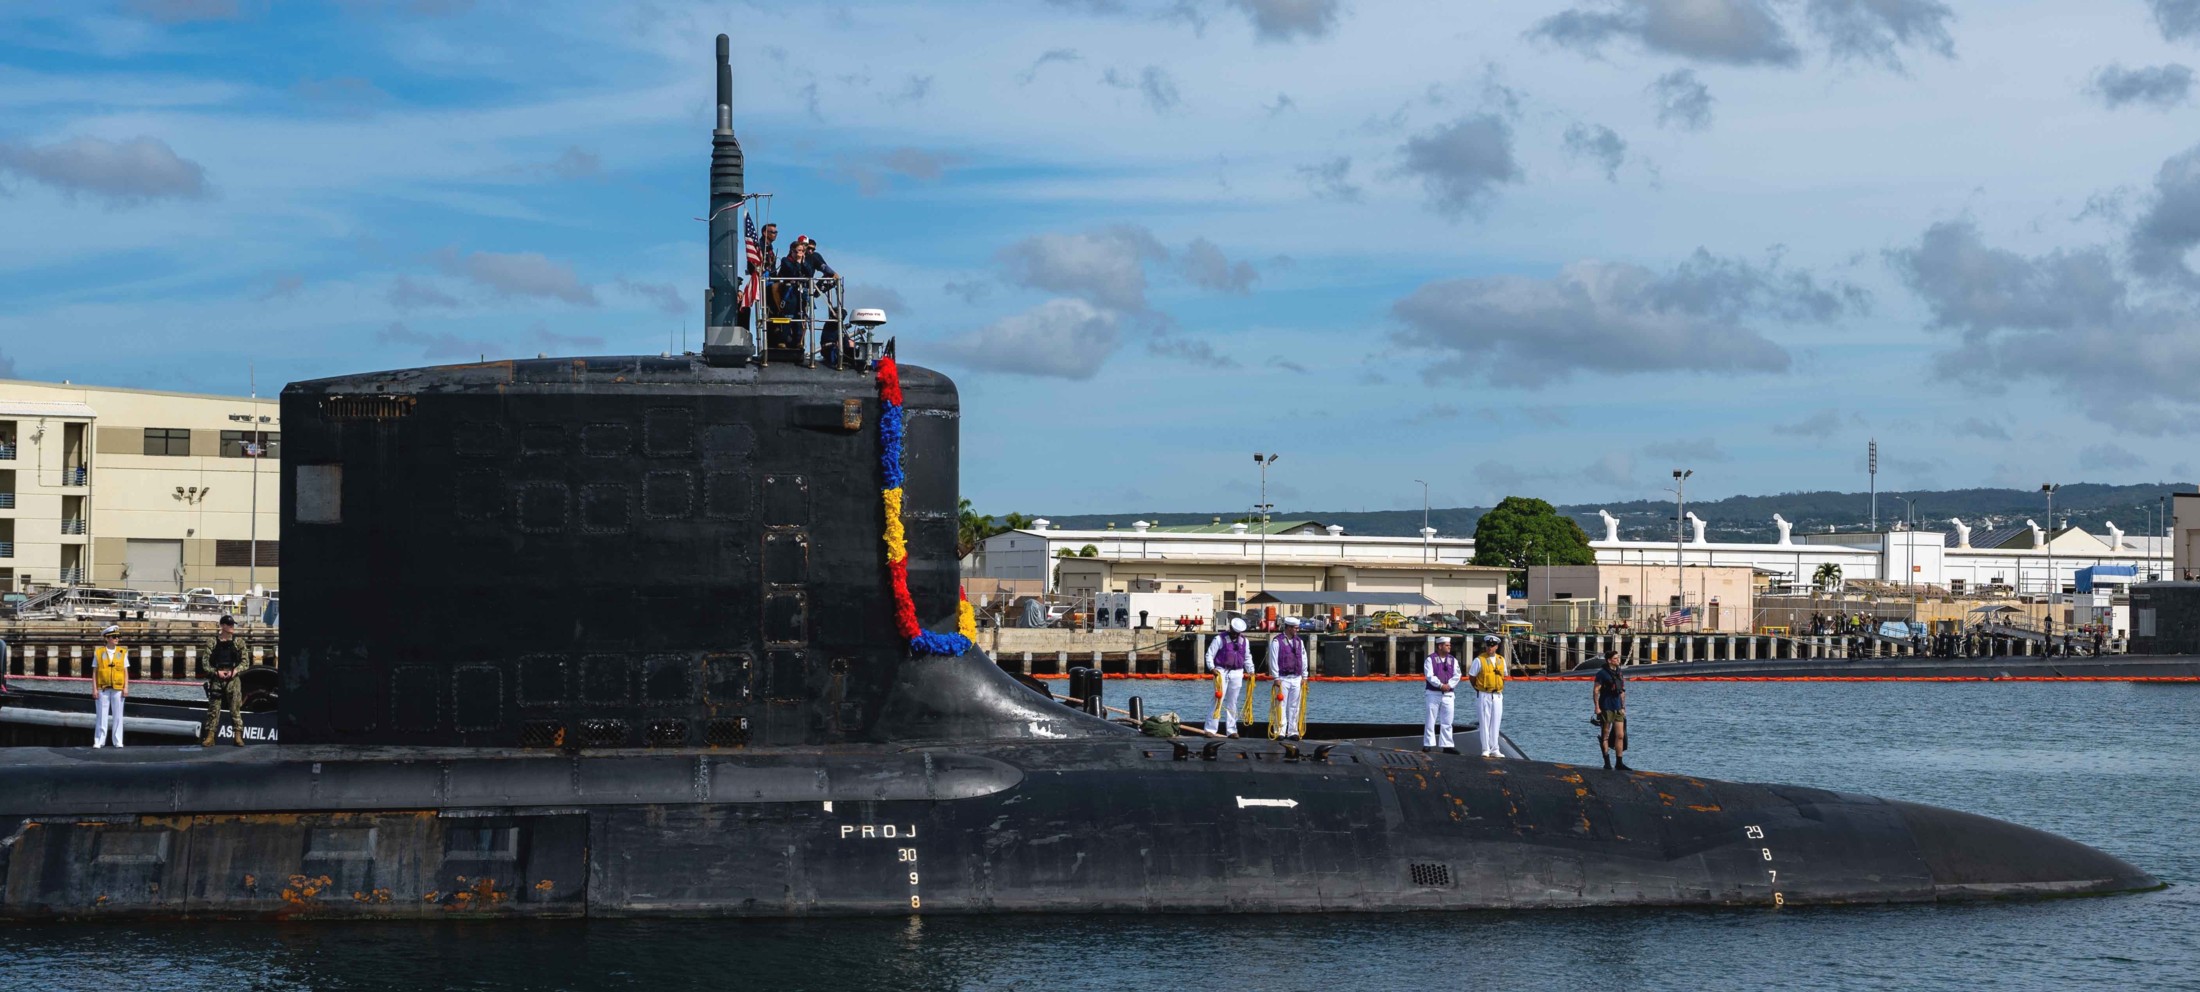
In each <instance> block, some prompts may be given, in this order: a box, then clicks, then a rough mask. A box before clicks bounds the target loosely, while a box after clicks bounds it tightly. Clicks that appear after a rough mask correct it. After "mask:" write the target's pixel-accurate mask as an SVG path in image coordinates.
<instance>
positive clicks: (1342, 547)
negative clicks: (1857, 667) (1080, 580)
mask: <svg viewBox="0 0 2200 992" xmlns="http://www.w3.org/2000/svg"><path fill="white" fill-rule="evenodd" d="M1689 517H1690V524H1691V531H1692V532H1691V533H1690V534H1689V536H1688V537H1687V539H1686V540H1684V541H1682V542H1678V543H1676V542H1673V541H1630V540H1621V539H1620V538H1619V534H1618V531H1619V524H1618V521H1617V520H1616V519H1614V518H1612V517H1611V516H1610V515H1609V514H1606V515H1605V533H1604V535H1603V537H1602V539H1594V540H1591V541H1590V547H1591V548H1593V549H1594V550H1595V551H1596V555H1597V561H1598V563H1600V564H1607V565H1634V564H1643V565H1660V564H1665V565H1670V564H1673V563H1675V562H1676V561H1678V562H1680V563H1682V564H1685V565H1721V566H1749V567H1751V568H1754V569H1757V570H1758V572H1759V573H1760V574H1763V575H1765V576H1767V577H1769V578H1770V579H1771V583H1770V584H1771V585H1772V586H1773V587H1774V588H1775V589H1778V588H1779V587H1782V586H1788V587H1795V588H1800V587H1804V586H1808V585H1809V584H1810V583H1811V582H1812V577H1813V576H1814V575H1815V574H1816V573H1817V571H1818V568H1819V567H1820V566H1821V565H1826V564H1832V565H1835V566H1838V567H1839V568H1840V570H1841V577H1842V579H1843V580H1844V581H1852V580H1858V579H1868V580H1877V581H1882V582H1891V583H1902V582H1904V581H1905V580H1908V581H1909V582H1914V583H1915V584H1917V585H1919V586H1938V587H1942V588H1945V589H1947V590H1948V591H1949V592H1952V593H1956V594H1959V595H1960V594H1964V593H1988V592H1992V591H1996V590H1997V589H1998V591H2001V592H2004V593H2007V594H2013V595H2024V594H2034V595H2043V594H2045V593H2047V592H2048V591H2049V590H2050V589H2053V590H2055V591H2058V592H2073V591H2075V590H2076V588H2077V585H2078V580H2077V574H2078V572H2079V570H2081V569H2085V568H2089V567H2092V566H2095V565H2129V566H2132V567H2133V568H2134V570H2135V571H2136V573H2137V575H2138V577H2139V579H2140V580H2141V581H2144V580H2146V579H2147V578H2149V577H2150V576H2157V575H2159V576H2160V577H2162V578H2169V577H2171V575H2170V571H2171V568H2172V563H2171V560H2170V550H2171V542H2170V541H2169V540H2167V539H2165V538H2162V537H2151V536H2136V535H2132V534H2129V533H2126V532H2125V531H2123V530H2122V529H2120V528H2117V527H2115V526H2114V525H2113V524H2111V525H2110V526H2109V527H2108V528H2107V531H2108V532H2107V533H2106V534H2100V535H2096V534H2092V533H2089V532H2087V531H2086V530H2084V529H2082V528H2079V527H2076V526H2065V527H2062V528H2060V529H2058V530H2056V531H2055V532H2054V534H2053V535H2052V536H2050V535H2048V534H2047V533H2046V531H2045V529H2044V528H2042V527H2040V526H2038V525H2037V524H2035V523H2033V522H2032V521H2026V522H2025V524H2024V525H2023V526H2018V527H2011V528H2003V529H2000V530H1995V531H1992V532H1988V533H1979V534H1974V533H1973V529H1972V528H1971V527H1969V526H1967V525H1965V524H1963V523H1962V522H1961V521H1957V520H1951V521H1948V523H1949V524H1950V525H1951V526H1950V529H1949V530H1948V531H1946V532H1936V531H1927V530H1917V531H1909V530H1890V531H1882V532H1876V533H1850V534H1810V535H1800V536H1797V535H1792V534H1791V533H1790V532H1789V527H1788V524H1787V522H1786V521H1785V520H1782V519H1780V518H1779V517H1777V516H1775V517H1774V523H1775V524H1776V525H1777V526H1779V527H1780V530H1781V539H1780V540H1779V541H1777V542H1772V543H1742V542H1721V541H1713V540H1711V539H1710V538H1709V537H1708V536H1707V535H1706V533H1705V526H1704V522H1703V521H1702V520H1701V519H1698V518H1696V517H1695V515H1694V514H1690V515H1689ZM1272 526H1274V527H1276V528H1278V529H1279V530H1281V531H1282V532H1279V533H1270V534H1268V535H1267V536H1266V538H1265V539H1264V538H1263V537H1262V535H1261V534H1260V533H1259V532H1258V530H1257V529H1256V528H1252V527H1248V526H1247V525H1245V524H1233V525H1229V526H1228V527H1227V528H1216V529H1207V528H1200V529H1194V530H1182V529H1163V528H1157V527H1154V526H1152V525H1150V524H1148V523H1146V522H1145V521H1138V522H1135V523H1133V524H1132V525H1131V527H1130V529H1128V530H1115V529H1108V530H1063V529H1057V528H1055V527H1053V526H1052V524H1051V523H1050V522H1049V521H1046V520H1038V521H1034V522H1033V525H1032V526H1031V527H1029V528H1026V529H1022V530H1013V531H1008V532H1006V533H1002V534H997V535H994V536H993V537H990V538H987V539H986V540H985V541H984V542H983V543H982V544H981V545H980V546H979V548H978V550H977V551H976V552H974V553H973V554H971V555H970V557H968V558H966V559H964V560H963V572H964V575H965V576H967V577H969V578H972V579H1017V580H1026V581H1034V580H1036V581H1044V583H1045V588H1046V589H1047V590H1049V591H1061V585H1060V576H1059V570H1058V565H1059V562H1060V559H1061V558H1062V557H1064V556H1065V555H1066V556H1072V557H1074V556H1079V555H1083V556H1085V557H1093V558H1102V559H1107V560H1110V561H1114V562H1117V563H1121V562H1124V561H1126V560H1135V561H1138V562H1141V563H1143V562H1148V561H1150V562H1152V563H1153V565H1154V567H1153V568H1150V569H1145V570H1144V571H1147V572H1159V573H1160V574H1163V575H1166V573H1167V566H1166V564H1164V563H1166V562H1170V561H1177V562H1184V563H1187V564H1191V563H1201V562H1210V563H1211V562H1221V561H1228V562H1233V563H1238V564H1239V567H1241V568H1243V569H1245V570H1246V571H1247V572H1250V573H1252V574H1250V575H1247V576H1245V581H1244V582H1243V587H1244V589H1245V591H1246V594H1247V595H1249V594H1250V593H1252V592H1257V591H1259V588H1258V587H1259V579H1258V574H1257V563H1258V562H1259V561H1261V560H1262V559H1263V558H1264V557H1265V559H1266V560H1267V561H1268V562H1269V563H1270V564H1272V565H1273V564H1276V563H1279V562H1280V563H1288V564H1291V565H1296V566H1304V565H1310V564H1319V563H1325V562H1329V563H1352V562H1391V563H1395V564H1398V565H1401V566H1403V565H1412V564H1426V565H1432V566H1433V565H1445V564H1449V565H1466V564H1469V563H1471V562H1472V561H1473V560H1474V539H1473V538H1470V537H1440V536H1437V535H1436V534H1435V533H1434V532H1433V531H1424V532H1423V533H1422V536H1420V537H1368V536H1359V535H1351V534H1346V533H1344V529H1343V528H1341V527H1334V526H1332V527H1326V528H1325V527H1320V526H1318V525H1306V524H1292V525H1281V524H1279V525H1272ZM2187 526H2190V522H2188V524H2187ZM2050 571H2052V573H2053V579H2052V581H2051V580H2050Z"/></svg>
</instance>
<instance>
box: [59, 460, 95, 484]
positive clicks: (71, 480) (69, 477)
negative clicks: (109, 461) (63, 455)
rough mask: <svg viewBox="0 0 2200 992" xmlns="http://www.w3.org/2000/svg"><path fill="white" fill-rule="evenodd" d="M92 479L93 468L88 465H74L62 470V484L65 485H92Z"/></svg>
mask: <svg viewBox="0 0 2200 992" xmlns="http://www.w3.org/2000/svg"><path fill="white" fill-rule="evenodd" d="M91 479H92V469H91V466H88V465H72V466H70V467H68V468H65V469H62V470H61V484H62V485H64V486H83V485H90V484H91Z"/></svg>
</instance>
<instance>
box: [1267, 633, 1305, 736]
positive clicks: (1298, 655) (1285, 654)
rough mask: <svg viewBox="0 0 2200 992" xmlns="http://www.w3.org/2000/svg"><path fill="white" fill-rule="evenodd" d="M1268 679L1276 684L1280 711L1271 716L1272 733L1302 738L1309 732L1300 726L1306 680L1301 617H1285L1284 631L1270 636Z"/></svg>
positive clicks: (1270, 727) (1277, 706)
mask: <svg viewBox="0 0 2200 992" xmlns="http://www.w3.org/2000/svg"><path fill="white" fill-rule="evenodd" d="M1268 678H1269V679H1270V680H1272V681H1274V682H1275V683H1276V711H1275V715H1274V716H1272V717H1270V718H1269V721H1268V729H1269V732H1270V733H1272V734H1274V735H1275V736H1277V737H1280V738H1282V739H1284V740H1293V741H1295V740H1298V739H1299V735H1300V734H1302V733H1304V732H1305V729H1306V728H1304V727H1302V726H1300V725H1299V715H1300V708H1299V700H1300V698H1301V696H1300V692H1301V690H1302V689H1303V687H1304V683H1305V681H1306V635H1304V634H1301V633H1299V618H1297V617H1284V618H1283V633H1280V634H1277V635H1276V636H1274V637H1272V638H1269V639H1268Z"/></svg>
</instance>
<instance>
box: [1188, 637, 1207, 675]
mask: <svg viewBox="0 0 2200 992" xmlns="http://www.w3.org/2000/svg"><path fill="white" fill-rule="evenodd" d="M1206 663H1207V635H1206V634H1204V633H1200V634H1193V635H1192V667H1191V674H1193V675H1197V674H1199V670H1200V666H1202V665H1205V664H1206Z"/></svg>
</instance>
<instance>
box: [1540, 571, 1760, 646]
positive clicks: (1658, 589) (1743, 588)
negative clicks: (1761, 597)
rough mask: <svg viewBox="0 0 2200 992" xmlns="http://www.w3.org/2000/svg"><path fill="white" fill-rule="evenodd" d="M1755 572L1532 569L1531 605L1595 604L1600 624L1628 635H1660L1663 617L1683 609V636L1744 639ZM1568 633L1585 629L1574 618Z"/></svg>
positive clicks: (1749, 627)
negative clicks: (1686, 613) (1622, 626)
mask: <svg viewBox="0 0 2200 992" xmlns="http://www.w3.org/2000/svg"><path fill="white" fill-rule="evenodd" d="M1754 575H1755V569H1752V568H1750V567H1749V566H1747V565H1688V566H1685V567H1682V568H1675V567H1674V566H1671V565H1653V564H1640V565H1548V566H1546V565H1532V566H1530V567H1529V568H1528V589H1527V592H1528V601H1529V602H1530V603H1532V604H1550V605H1554V606H1555V605H1557V604H1562V603H1564V604H1581V603H1595V604H1598V606H1597V609H1596V612H1597V615H1598V616H1599V617H1601V621H1600V622H1598V623H1596V624H1594V626H1603V625H1605V624H1610V623H1618V622H1620V621H1626V623H1627V625H1628V627H1629V628H1630V629H1632V630H1638V631H1639V630H1652V631H1657V630H1663V629H1665V628H1664V621H1665V618H1666V616H1667V615H1668V614H1670V613H1672V611H1674V610H1675V609H1680V608H1684V607H1685V608H1688V609H1690V610H1691V611H1693V612H1692V613H1691V614H1690V617H1691V622H1690V623H1689V624H1687V625H1685V626H1682V627H1679V628H1677V629H1680V630H1689V631H1719V632H1733V633H1748V632H1750V631H1751V630H1752V629H1753V624H1754V620H1753V617H1754V615H1755V613H1756V583H1755V581H1754V579H1753V577H1754ZM1575 619H1576V621H1577V622H1576V623H1575V624H1574V625H1572V626H1573V628H1574V629H1589V628H1590V626H1591V625H1590V624H1587V623H1584V622H1582V621H1586V620H1587V619H1588V618H1586V617H1581V618H1575Z"/></svg>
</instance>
